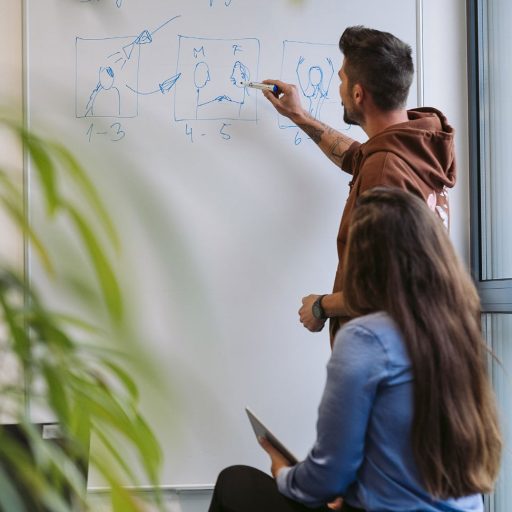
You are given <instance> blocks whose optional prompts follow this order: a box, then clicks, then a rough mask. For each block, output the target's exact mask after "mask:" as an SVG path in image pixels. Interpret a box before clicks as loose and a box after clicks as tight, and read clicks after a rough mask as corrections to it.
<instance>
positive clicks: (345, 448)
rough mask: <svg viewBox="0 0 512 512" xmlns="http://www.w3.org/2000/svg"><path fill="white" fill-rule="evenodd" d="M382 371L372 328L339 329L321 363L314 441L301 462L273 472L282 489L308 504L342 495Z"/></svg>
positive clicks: (358, 460)
mask: <svg viewBox="0 0 512 512" xmlns="http://www.w3.org/2000/svg"><path fill="white" fill-rule="evenodd" d="M387 374H388V370H387V356H386V352H385V350H384V348H383V346H382V344H381V342H380V340H379V339H378V338H377V336H376V335H375V334H374V333H373V332H371V331H369V330H368V329H367V328H365V327H364V326H362V325H357V324H356V325H352V326H347V327H345V328H344V329H342V330H341V331H340V332H339V334H338V336H337V338H336V341H335V345H334V348H333V353H332V356H331V359H330V361H329V363H328V365H327V383H326V387H325V390H324V394H323V397H322V401H321V403H320V406H319V409H318V421H317V439H316V442H315V444H314V446H313V448H312V449H311V451H310V452H309V454H308V456H307V457H306V459H305V460H304V461H302V462H300V463H299V464H297V465H295V466H293V467H291V468H285V469H283V470H281V471H280V472H279V474H278V477H277V485H278V488H279V490H280V492H281V493H282V494H284V495H285V496H287V497H289V498H291V499H293V500H296V501H299V502H301V503H304V504H306V505H309V506H320V505H322V504H325V503H327V502H328V501H330V500H332V499H333V498H335V497H337V496H343V494H344V493H345V492H346V490H347V488H348V486H349V485H350V484H351V483H353V482H354V481H355V480H356V475H357V471H358V468H359V467H360V466H361V464H362V462H363V458H364V453H365V435H366V430H367V425H368V421H369V418H370V413H371V410H372V406H373V402H374V399H375V395H376V392H377V387H378V385H379V383H380V382H381V381H382V380H383V379H384V378H385V376H386V375H387Z"/></svg>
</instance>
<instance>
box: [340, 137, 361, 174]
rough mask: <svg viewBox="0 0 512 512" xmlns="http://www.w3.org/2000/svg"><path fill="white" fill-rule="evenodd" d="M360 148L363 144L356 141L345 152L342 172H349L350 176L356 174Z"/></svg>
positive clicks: (342, 159) (342, 160)
mask: <svg viewBox="0 0 512 512" xmlns="http://www.w3.org/2000/svg"><path fill="white" fill-rule="evenodd" d="M360 147H361V143H360V142H357V141H354V142H353V143H352V144H351V145H350V147H349V148H348V149H347V150H346V151H345V153H343V157H342V158H341V166H340V167H341V170H342V171H345V172H348V173H349V174H354V169H355V168H356V166H357V155H358V153H359V148H360Z"/></svg>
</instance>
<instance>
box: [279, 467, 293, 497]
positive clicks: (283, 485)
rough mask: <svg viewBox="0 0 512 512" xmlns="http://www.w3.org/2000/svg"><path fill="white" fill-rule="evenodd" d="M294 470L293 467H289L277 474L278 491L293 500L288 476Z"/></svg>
mask: <svg viewBox="0 0 512 512" xmlns="http://www.w3.org/2000/svg"><path fill="white" fill-rule="evenodd" d="M292 469H293V466H287V467H284V468H281V469H280V470H279V473H277V477H276V483H277V489H278V490H279V492H280V493H281V494H284V495H285V496H287V497H288V498H291V496H290V491H289V490H288V483H287V482H288V474H289V473H290V471H291V470H292Z"/></svg>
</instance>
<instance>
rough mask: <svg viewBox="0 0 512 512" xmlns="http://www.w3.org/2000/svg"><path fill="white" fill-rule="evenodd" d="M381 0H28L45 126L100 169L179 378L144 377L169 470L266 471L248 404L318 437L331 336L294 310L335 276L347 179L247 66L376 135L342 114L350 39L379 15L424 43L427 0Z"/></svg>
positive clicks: (137, 296)
mask: <svg viewBox="0 0 512 512" xmlns="http://www.w3.org/2000/svg"><path fill="white" fill-rule="evenodd" d="M383 5H384V3H383V2H382V1H381V0H350V1H349V0H309V1H308V0H304V1H302V2H299V1H292V0H260V1H259V2H250V1H248V0H144V1H143V2H142V1H140V0H139V1H138V0H80V1H79V0H25V78H26V110H27V116H28V119H29V122H30V125H31V126H33V127H35V128H39V127H44V129H45V131H46V133H49V134H52V133H53V134H55V135H58V136H59V138H61V140H63V141H64V142H65V143H66V144H67V145H68V146H69V147H71V149H72V150H73V151H74V152H75V153H76V154H77V155H78V156H79V158H80V159H81V160H82V161H83V162H85V164H86V166H88V167H89V168H91V169H92V170H93V176H94V178H95V180H96V182H97V183H98V184H99V186H100V188H101V190H102V195H103V197H104V198H105V199H106V201H107V202H108V203H109V205H110V207H111V209H112V211H113V215H114V217H115V218H116V220H117V221H118V223H119V224H120V226H121V228H120V229H121V232H122V234H123V235H122V236H123V246H124V251H123V253H122V256H121V257H120V258H119V261H118V263H117V264H118V269H119V271H120V273H121V275H123V276H124V277H125V278H126V277H128V279H125V280H126V281H127V282H128V285H126V290H127V291H128V292H129V295H130V296H131V297H132V298H133V302H134V304H136V306H134V309H133V320H134V322H137V324H138V326H139V329H140V332H141V340H140V341H141V343H143V345H144V348H145V350H146V351H147V352H148V353H151V354H153V355H154V356H155V358H156V359H157V361H158V364H159V365H160V366H161V367H162V368H163V370H164V373H165V376H166V378H167V379H168V382H169V383H170V386H169V389H167V388H166V387H165V386H163V385H162V387H161V389H160V390H158V391H157V392H155V389H154V388H151V386H146V383H145V382H144V379H142V380H141V382H140V385H141V388H142V391H143V401H144V403H146V402H147V403H148V404H149V403H150V402H153V401H158V403H159V404H160V406H159V407H158V408H156V409H157V410H155V408H154V407H150V406H149V405H148V407H147V413H148V415H149V419H150V422H151V424H152V426H153V428H154V429H155V430H156V432H157V434H158V437H159V439H160V441H161V443H162V445H163V447H164V450H165V465H164V470H163V477H162V484H164V485H170V486H178V487H180V486H182V487H186V486H194V485H211V484H212V483H213V482H214V481H215V478H216V475H217V473H218V472H219V471H220V470H221V469H222V468H223V467H225V466H227V465H230V464H238V463H243V464H251V465H254V466H256V467H259V468H261V469H264V470H267V469H268V466H269V463H268V459H267V457H266V455H265V454H264V453H263V452H262V450H261V449H260V448H259V446H257V443H256V442H255V440H254V435H253V433H252V430H251V428H250V425H249V424H248V422H247V418H246V417H245V413H244V406H246V405H249V406H250V407H251V408H252V409H253V410H254V411H256V413H257V414H258V415H259V416H260V417H261V418H262V419H264V420H265V422H266V423H267V424H268V425H269V427H270V428H272V430H273V431H274V432H275V433H276V435H278V436H279V437H280V438H281V439H282V440H283V442H285V443H286V445H287V446H288V447H289V448H290V449H291V450H292V451H293V452H294V453H297V454H298V455H299V456H304V455H305V454H306V453H307V450H308V448H309V447H310V446H311V445H312V443H313V441H314V439H315V420H316V409H317V405H318V402H319V400H320V396H321V392H322V389H323V385H324V382H325V364H326V361H327V359H328V357H329V346H328V334H327V332H326V330H325V331H324V332H322V333H320V334H312V333H309V332H308V331H306V330H305V329H304V328H302V326H301V325H300V324H299V322H298V315H297V311H298V309H299V306H300V300H301V298H302V297H303V296H305V295H307V294H309V293H326V292H328V291H330V290H331V287H332V282H333V279H334V272H335V268H336V263H337V256H336V243H335V239H336V234H337V230H338V224H339V219H340V216H341V212H342V210H343V207H344V203H345V200H346V197H347V193H348V186H347V184H348V177H347V176H345V175H343V174H342V173H341V172H340V171H338V170H337V169H336V168H335V167H334V166H333V165H332V164H331V163H330V162H329V161H328V160H327V159H326V158H325V157H324V156H323V155H322V154H321V153H320V151H319V150H318V148H317V147H316V146H315V144H314V143H313V142H312V141H311V140H310V139H308V137H307V136H305V135H304V134H303V133H302V132H301V131H300V130H299V129H298V128H297V127H296V126H294V125H293V124H292V123H290V122H289V120H287V119H285V118H283V117H281V116H279V115H277V113H276V112H275V110H274V109H273V108H272V107H271V106H270V104H269V103H268V102H267V101H266V100H265V99H264V97H263V96H262V94H261V92H260V91H256V90H250V89H243V88H240V87H238V86H237V82H238V81H239V80H240V79H242V80H263V79H265V78H280V79H282V80H284V81H288V82H293V83H296V84H297V85H298V86H299V87H300V89H299V90H300V91H301V93H302V95H303V104H304V106H305V107H306V108H308V109H309V110H310V112H311V113H312V114H313V115H315V116H317V117H318V118H320V119H321V120H322V121H324V122H326V123H328V124H330V125H332V126H334V127H335V128H337V129H339V130H342V131H347V133H348V134H349V135H350V136H352V137H354V138H356V139H360V140H364V138H365V137H364V134H363V133H362V132H361V131H360V130H359V131H358V129H357V128H354V127H352V128H350V127H348V126H345V125H344V124H343V122H342V109H341V105H340V100H339V96H338V86H339V80H338V77H337V72H338V69H339V67H340V65H341V59H342V57H341V54H340V52H339V49H338V40H339V37H340V35H341V32H342V31H343V30H344V28H345V27H346V26H350V25H356V24H364V25H366V26H369V27H373V28H378V29H381V30H387V31H390V32H392V33H393V34H395V35H397V36H398V37H400V38H401V39H403V40H405V41H406V42H408V43H409V44H410V45H411V46H412V47H413V49H414V51H416V30H417V24H416V20H417V12H416V2H415V1H414V0H388V1H387V2H385V7H383ZM418 61H419V59H418ZM408 103H409V106H416V104H417V94H416V82H415V83H413V86H412V87H411V93H410V97H409V101H408ZM123 201H124V203H123ZM123 204H124V209H122V207H121V205H123ZM127 204H129V208H128V213H127V209H126V205H127ZM120 212H122V213H120ZM116 215H117V216H118V217H116ZM143 218H144V219H145V220H144V221H143ZM148 219H149V221H148ZM34 222H36V223H37V219H34ZM155 239H156V243H155ZM33 266H34V268H33V274H34V276H35V277H36V278H37V274H38V272H39V271H38V268H37V266H36V265H35V264H33ZM157 395H159V396H157ZM96 484H97V482H95V481H94V477H93V478H92V481H91V482H90V485H91V486H94V485H96Z"/></svg>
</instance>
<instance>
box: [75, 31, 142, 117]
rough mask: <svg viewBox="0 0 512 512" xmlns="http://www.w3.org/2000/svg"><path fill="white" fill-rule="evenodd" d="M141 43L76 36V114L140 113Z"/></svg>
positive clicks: (132, 39)
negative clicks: (138, 89) (137, 91)
mask: <svg viewBox="0 0 512 512" xmlns="http://www.w3.org/2000/svg"><path fill="white" fill-rule="evenodd" d="M139 60H140V42H139V38H138V37H137V36H134V37H133V38H127V37H122V38H121V37H113V38H106V39H83V38H79V37H77V38H76V89H75V91H76V95H75V115H76V117H135V116H136V115H137V114H138V98H137V94H136V93H135V92H134V90H135V91H136V90H137V86H138V79H139V76H138V75H139Z"/></svg>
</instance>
